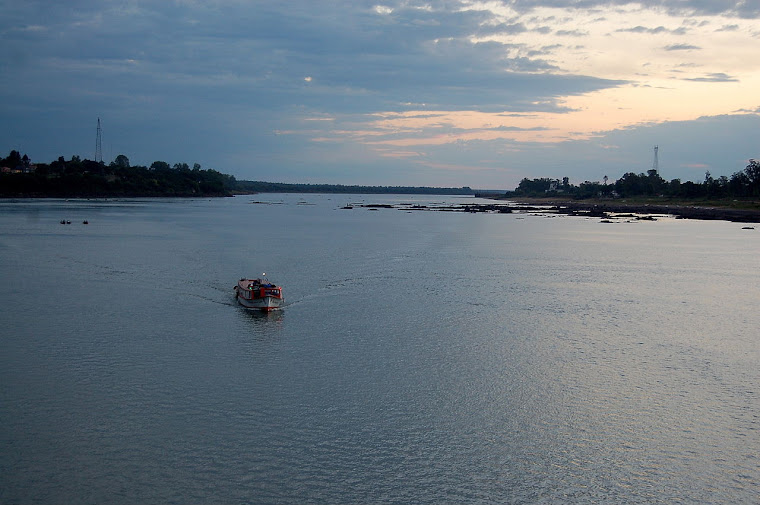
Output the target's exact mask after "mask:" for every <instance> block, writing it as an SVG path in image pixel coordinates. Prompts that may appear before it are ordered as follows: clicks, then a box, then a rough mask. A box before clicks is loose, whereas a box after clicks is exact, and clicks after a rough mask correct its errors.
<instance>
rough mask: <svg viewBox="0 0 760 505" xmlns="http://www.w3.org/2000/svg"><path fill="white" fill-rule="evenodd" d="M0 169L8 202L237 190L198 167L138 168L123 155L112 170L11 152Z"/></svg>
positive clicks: (1, 191) (0, 192)
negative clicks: (37, 159) (33, 160)
mask: <svg viewBox="0 0 760 505" xmlns="http://www.w3.org/2000/svg"><path fill="white" fill-rule="evenodd" d="M0 167H2V174H0V196H2V197H57V198H76V197H135V196H164V197H168V196H183V197H186V196H227V195H230V194H231V192H232V190H233V189H234V186H235V178H234V177H232V176H230V175H226V174H222V173H220V172H217V171H216V170H202V169H201V166H200V165H198V164H197V163H196V164H195V165H194V166H193V168H192V169H191V168H190V167H189V166H188V165H187V163H176V164H174V166H170V165H169V164H168V163H166V162H163V161H156V162H154V163H153V164H152V165H151V166H150V167H141V166H134V167H133V166H130V164H129V158H127V157H126V156H125V155H123V154H120V155H119V156H117V157H116V159H115V160H114V161H113V162H111V163H110V164H109V165H106V164H104V163H97V162H95V161H90V160H82V159H80V158H79V156H72V157H71V159H70V160H68V161H67V160H65V159H64V158H63V156H61V157H60V158H58V160H56V161H54V162H52V163H49V164H46V163H41V164H37V165H32V164H31V163H30V162H29V159H28V157H27V156H26V155H24V156H23V157H21V156H19V153H18V152H17V151H11V153H10V155H9V156H8V157H7V158H5V159H0Z"/></svg>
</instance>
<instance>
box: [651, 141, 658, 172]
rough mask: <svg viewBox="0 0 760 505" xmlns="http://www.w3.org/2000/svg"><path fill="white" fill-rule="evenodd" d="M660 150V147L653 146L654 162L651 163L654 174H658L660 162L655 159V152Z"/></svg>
mask: <svg viewBox="0 0 760 505" xmlns="http://www.w3.org/2000/svg"><path fill="white" fill-rule="evenodd" d="M659 149H660V146H654V161H653V162H652V170H654V171H655V172H656V173H658V174H659V173H660V161H659V160H658V159H657V151H658V150H659Z"/></svg>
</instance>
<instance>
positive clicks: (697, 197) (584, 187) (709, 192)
mask: <svg viewBox="0 0 760 505" xmlns="http://www.w3.org/2000/svg"><path fill="white" fill-rule="evenodd" d="M607 180H608V178H607V176H605V177H604V182H603V183H599V182H589V181H586V182H583V183H581V184H580V185H578V186H574V185H572V184H570V182H569V180H568V178H567V177H565V178H564V179H563V180H562V181H559V180H558V179H547V178H542V179H532V180H531V179H527V178H525V179H523V180H522V181H520V184H519V186H518V187H517V188H516V189H515V190H514V191H513V192H509V193H507V194H506V196H507V197H532V198H535V197H542V198H543V197H559V196H565V197H567V198H571V199H575V200H585V199H599V198H601V199H611V198H626V199H636V200H639V201H641V202H645V201H650V200H651V199H653V198H657V199H658V201H659V203H662V202H663V199H665V200H678V201H692V202H693V201H700V202H712V203H714V204H716V205H721V204H723V205H724V204H725V203H726V202H725V201H726V200H731V201H732V202H733V200H734V199H743V200H744V201H745V203H746V200H751V199H756V198H758V197H760V162H759V161H756V160H749V164H748V165H747V168H745V169H744V170H743V171H741V172H736V173H734V174H733V175H732V176H731V177H730V178H729V177H725V176H721V177H719V178H717V179H714V178H713V177H712V175H710V172H707V173H706V174H705V180H704V181H703V182H702V183H695V182H691V181H686V182H681V180H680V179H673V180H672V181H670V182H668V181H666V180H664V179H663V178H662V177H660V174H658V173H657V171H656V170H649V171H648V172H647V173H646V174H643V173H641V174H635V173H633V172H629V173H627V174H624V175H623V176H622V177H621V178H620V179H618V180H617V181H615V183H613V184H607Z"/></svg>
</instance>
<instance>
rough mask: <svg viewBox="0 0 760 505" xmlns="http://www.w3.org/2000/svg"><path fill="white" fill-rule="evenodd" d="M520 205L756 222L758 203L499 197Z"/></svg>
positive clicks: (597, 213)
mask: <svg viewBox="0 0 760 505" xmlns="http://www.w3.org/2000/svg"><path fill="white" fill-rule="evenodd" d="M498 200H503V201H508V202H513V203H515V204H517V205H519V206H522V207H536V208H542V209H545V210H550V211H553V212H557V213H560V214H579V213H583V214H586V215H591V216H595V217H602V218H604V217H608V216H609V215H610V214H619V213H630V214H641V215H655V214H661V215H671V216H675V217H677V218H681V219H702V220H723V221H733V222H739V223H760V203H759V202H756V201H747V200H741V201H738V200H732V201H730V202H729V201H725V202H700V204H696V202H688V201H683V200H680V201H667V202H662V201H659V202H658V201H657V200H653V199H649V200H627V199H617V200H571V199H562V198H555V197H552V198H503V197H501V198H499V199H498Z"/></svg>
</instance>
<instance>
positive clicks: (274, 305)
mask: <svg viewBox="0 0 760 505" xmlns="http://www.w3.org/2000/svg"><path fill="white" fill-rule="evenodd" d="M233 289H234V290H235V298H237V301H238V303H239V304H240V305H242V306H243V307H245V308H247V309H253V310H261V311H264V312H269V311H271V310H277V309H279V308H281V307H282V306H283V305H284V304H285V299H284V298H283V296H282V287H280V286H276V285H274V284H271V283H269V282H267V281H265V280H262V279H245V278H243V279H240V281H239V282H238V284H237V286H235V287H234V288H233Z"/></svg>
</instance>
